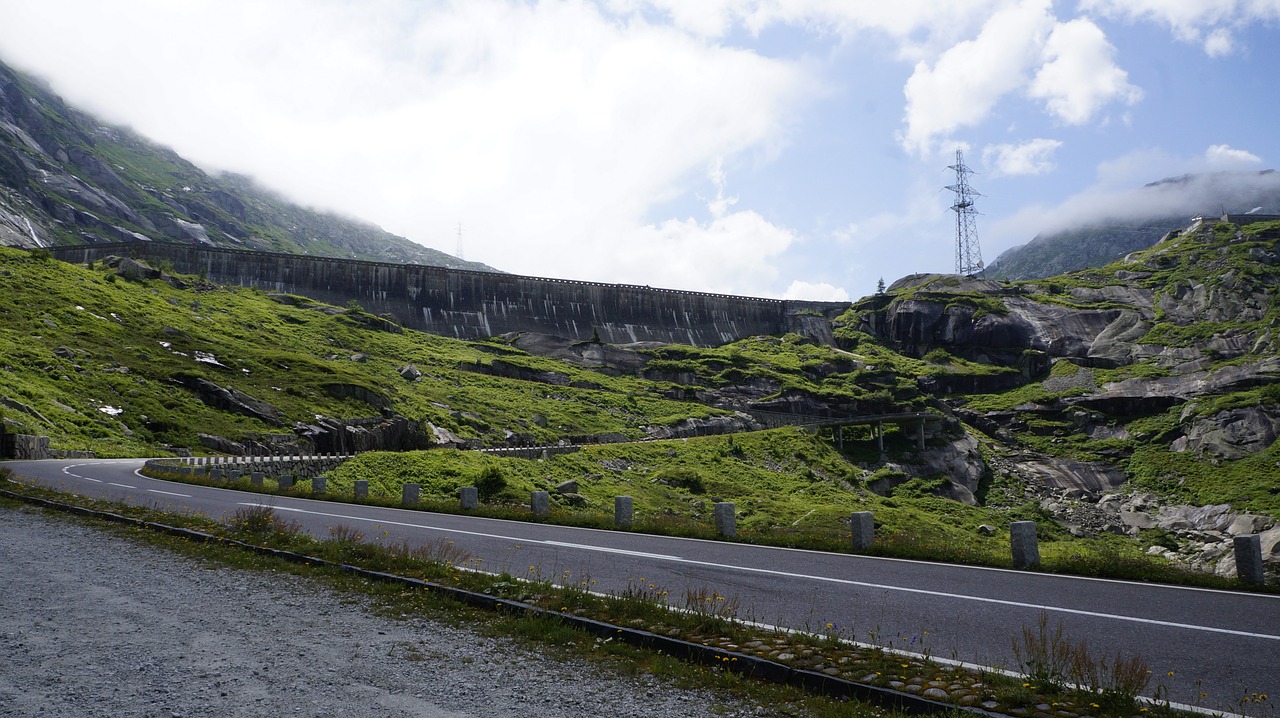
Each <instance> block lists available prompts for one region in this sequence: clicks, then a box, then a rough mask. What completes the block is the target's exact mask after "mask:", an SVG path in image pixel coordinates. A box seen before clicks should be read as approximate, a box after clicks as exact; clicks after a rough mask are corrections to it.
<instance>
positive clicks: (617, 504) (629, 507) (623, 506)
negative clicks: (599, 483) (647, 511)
mask: <svg viewBox="0 0 1280 718" xmlns="http://www.w3.org/2000/svg"><path fill="white" fill-rule="evenodd" d="M634 518H635V511H634V509H633V502H632V501H631V497H630V496H615V497H613V525H614V526H617V527H618V528H620V529H629V528H631V522H632V520H633V519H634Z"/></svg>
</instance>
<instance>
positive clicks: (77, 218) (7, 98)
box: [0, 62, 497, 272]
mask: <svg viewBox="0 0 1280 718" xmlns="http://www.w3.org/2000/svg"><path fill="white" fill-rule="evenodd" d="M153 240H161V241H171V242H173V241H177V242H190V243H196V244H203V245H208V246H217V247H226V248H237V249H256V250H264V251H276V252H288V253H294V254H308V255H314V256H326V257H335V258H352V259H366V260H371V261H384V262H388V261H389V262H399V263H412V264H426V265H432V266H444V267H451V268H457V269H471V270H479V271H490V272H493V271H497V270H495V269H494V268H492V267H489V266H487V265H485V264H482V263H479V262H468V261H465V260H462V259H459V258H457V257H453V256H451V255H448V254H446V253H444V252H441V251H439V250H435V249H431V248H429V247H425V246H422V245H419V244H417V243H415V242H412V241H410V240H408V239H405V238H404V237H400V236H397V235H394V234H392V233H390V232H386V231H385V230H383V229H381V228H380V227H378V226H376V225H374V224H372V223H370V222H367V221H364V220H358V219H351V218H347V217H343V216H340V215H337V214H334V213H330V212H322V211H316V210H313V209H309V208H305V207H301V206H299V205H297V204H294V203H292V202H290V201H288V200H286V199H284V198H283V197H282V196H281V195H279V194H278V193H276V192H274V191H272V190H270V189H267V188H264V187H262V186H260V185H258V184H257V183H256V182H255V181H254V180H252V179H251V178H249V177H246V176H243V175H238V174H234V173H222V174H218V175H211V174H209V173H207V172H205V171H204V170H202V169H200V168H199V167H197V166H196V165H195V164H193V163H191V162H189V161H187V160H186V159H184V158H183V157H182V156H181V155H179V154H178V153H177V152H175V151H174V150H172V149H170V148H167V147H161V146H158V145H156V144H154V143H152V142H151V141H149V140H147V139H146V138H144V137H142V136H140V135H138V134H137V133H136V132H134V131H132V130H130V129H126V128H120V127H112V126H108V125H105V124H103V123H101V122H100V121H98V120H97V119H96V118H95V117H93V116H92V115H91V114H89V113H86V112H83V111H81V110H78V109H76V108H74V107H72V106H70V105H68V104H66V103H65V102H64V101H63V100H62V99H61V98H60V97H58V96H57V95H56V94H54V93H53V92H52V90H51V89H50V88H48V87H47V86H46V85H45V83H43V82H42V81H41V80H39V79H37V78H33V77H30V76H27V75H24V74H22V73H20V72H17V71H15V70H13V69H12V68H10V67H8V66H7V65H5V64H4V63H3V62H0V244H8V245H12V246H19V247H32V246H54V245H68V244H92V243H98V242H117V241H139V242H141V241H153Z"/></svg>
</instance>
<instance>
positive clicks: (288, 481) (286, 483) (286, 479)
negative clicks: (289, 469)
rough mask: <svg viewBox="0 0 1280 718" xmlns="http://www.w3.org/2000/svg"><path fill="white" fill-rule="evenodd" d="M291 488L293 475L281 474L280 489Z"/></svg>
mask: <svg viewBox="0 0 1280 718" xmlns="http://www.w3.org/2000/svg"><path fill="white" fill-rule="evenodd" d="M292 488H293V476H292V475H288V474H286V475H284V476H281V477H280V489H281V490H284V489H292Z"/></svg>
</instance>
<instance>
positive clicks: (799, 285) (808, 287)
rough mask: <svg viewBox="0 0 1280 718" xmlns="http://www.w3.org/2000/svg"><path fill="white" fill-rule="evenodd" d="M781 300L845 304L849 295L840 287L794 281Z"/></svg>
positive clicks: (824, 283)
mask: <svg viewBox="0 0 1280 718" xmlns="http://www.w3.org/2000/svg"><path fill="white" fill-rule="evenodd" d="M782 298H783V299H804V300H808V301H811V302H847V301H849V300H850V297H849V293H848V292H846V291H845V290H844V289H842V288H840V287H835V286H832V285H830V284H827V283H826V282H805V281H802V280H799V279H797V280H795V281H794V282H792V283H791V286H789V287H787V291H785V292H783V293H782Z"/></svg>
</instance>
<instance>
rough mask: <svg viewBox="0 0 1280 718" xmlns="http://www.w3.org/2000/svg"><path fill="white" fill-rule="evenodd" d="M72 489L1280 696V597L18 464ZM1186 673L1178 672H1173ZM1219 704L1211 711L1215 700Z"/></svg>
mask: <svg viewBox="0 0 1280 718" xmlns="http://www.w3.org/2000/svg"><path fill="white" fill-rule="evenodd" d="M5 465H6V466H8V467H9V468H10V469H12V470H13V471H14V472H15V474H17V475H19V476H25V477H29V478H30V479H33V480H35V481H36V482H38V483H40V484H43V485H47V486H49V487H52V488H56V489H59V490H63V491H69V492H73V493H76V494H80V495H85V496H92V497H96V498H104V499H113V500H120V501H124V502H127V503H130V504H138V505H151V506H155V507H157V508H161V509H166V510H177V511H198V512H201V513H203V514H205V515H208V516H211V517H214V518H220V517H222V516H225V515H229V514H231V513H233V512H234V511H235V510H236V509H237V508H238V507H240V506H242V505H246V504H259V503H268V504H270V505H272V506H274V507H275V508H276V509H277V510H278V511H279V512H281V513H282V514H284V515H286V516H288V517H289V518H292V519H295V520H297V521H298V522H299V523H300V524H301V525H302V526H303V527H304V528H305V529H306V530H307V531H309V532H311V533H313V534H315V535H318V536H325V535H327V533H328V529H329V527H331V526H337V525H345V526H350V527H354V528H357V529H359V530H360V531H361V532H362V533H364V534H365V535H366V536H367V537H369V538H370V539H372V540H378V541H383V542H393V543H399V542H401V541H408V542H410V543H425V542H428V541H432V540H435V539H439V538H441V537H448V538H449V539H451V540H453V541H454V542H455V544H456V545H457V546H459V547H461V548H463V549H465V550H467V551H469V552H470V553H471V555H472V556H473V561H474V564H475V565H476V566H477V567H479V568H481V569H483V570H489V571H494V572H502V571H507V572H510V573H512V574H513V575H517V576H522V575H528V574H530V573H536V574H539V575H541V576H544V577H551V578H556V579H560V578H563V576H564V573H565V572H566V571H567V572H568V574H569V580H572V581H588V582H594V584H593V585H594V588H595V589H596V590H599V591H605V592H609V591H617V590H620V589H623V588H625V587H626V586H627V585H628V583H629V582H638V581H643V582H644V583H645V584H646V585H647V584H649V583H652V584H654V585H655V586H656V587H660V588H663V589H666V590H667V591H669V592H670V596H671V602H672V603H673V604H676V605H682V604H683V597H684V595H685V593H686V592H687V591H696V590H699V589H707V590H714V591H718V592H719V593H721V594H723V595H726V596H730V597H733V598H736V599H737V600H738V601H739V603H740V610H739V617H740V618H744V619H747V620H754V621H759V622H762V623H768V624H773V625H778V626H785V627H788V628H795V629H802V630H812V631H815V632H822V631H823V630H825V629H826V628H827V626H828V624H831V626H833V627H835V628H838V629H839V630H840V631H841V632H842V633H843V635H845V636H847V637H851V638H854V639H857V640H860V641H865V642H871V643H878V644H880V645H891V646H892V647H894V648H901V649H907V650H913V651H919V652H923V653H928V654H930V655H932V656H935V657H938V658H943V659H957V660H961V661H965V662H968V663H975V664H980V665H986V666H994V667H998V668H1013V667H1015V666H1014V663H1015V661H1014V657H1013V652H1012V644H1011V638H1012V637H1013V636H1014V635H1015V634H1017V633H1019V632H1020V630H1021V628H1022V627H1023V626H1033V625H1034V624H1035V623H1036V621H1037V619H1038V618H1039V616H1040V614H1041V612H1046V613H1047V614H1048V616H1049V619H1050V622H1051V624H1056V623H1059V622H1060V623H1061V624H1062V625H1063V627H1064V628H1065V631H1066V635H1067V636H1068V637H1070V638H1071V639H1073V640H1081V639H1083V640H1085V641H1087V642H1088V644H1089V645H1090V647H1091V648H1094V649H1095V650H1097V651H1098V652H1108V653H1113V652H1115V651H1120V652H1122V653H1124V654H1127V655H1130V654H1140V655H1142V656H1144V657H1146V659H1147V662H1148V664H1149V665H1150V667H1151V669H1152V671H1153V672H1154V676H1153V680H1152V683H1151V686H1150V688H1149V690H1154V689H1155V688H1156V687H1157V686H1163V689H1164V691H1165V693H1166V695H1167V696H1168V697H1169V698H1170V699H1171V700H1173V701H1176V702H1182V703H1187V704H1195V705H1203V706H1206V707H1209V708H1214V709H1217V710H1227V711H1232V712H1235V711H1237V710H1238V709H1239V705H1238V701H1239V700H1240V699H1241V697H1243V696H1245V695H1249V694H1252V693H1267V694H1269V695H1271V696H1276V697H1280V596H1274V595H1255V594H1243V593H1233V592H1226V591H1215V590H1206V589H1198V588H1185V587H1175V586H1163V585H1152V584H1143V583H1134V582H1126V581H1113V580H1103V579H1090V578H1079V577H1070V576H1058V575H1049V574H1038V573H1030V572H1023V571H1010V570H1004V569H993V568H982V567H968V566H955V565H948V564H936V563H927V562H919V561H904V560H897V559H885V558H875V557H866V556H851V555H846V554H830V553H822V552H814V551H804V550H795V549H782V548H770V547H761V546H748V545H743V544H733V543H725V542H718V541H704V540H697V539H683V538H671V537H661V536H649V535H644V534H634V533H623V532H612V531H601V530H596V529H583V528H572V527H563V526H548V525H545V524H533V523H522V522H516V521H503V520H497V519H485V518H476V517H468V516H456V515H448V514H436V513H430V512H425V511H413V510H405V509H394V508H380V507H371V506H360V505H354V504H343V503H337V502H330V501H316V500H311V499H300V498H292V497H280V496H276V497H266V496H263V495H261V494H254V493H247V492H240V491H234V490H231V489H222V488H213V487H204V486H196V485H190V484H180V483H172V482H167V481H160V480H156V479H150V478H147V477H144V476H141V475H140V474H138V473H136V470H137V469H138V468H140V467H141V465H142V461H141V460H132V459H111V460H84V459H81V460H70V461H67V460H57V461H39V462H7V463H6V464H5ZM1170 674H1172V675H1170ZM1202 692H1203V693H1205V694H1207V696H1206V697H1205V698H1201V697H1200V694H1201V693H1202Z"/></svg>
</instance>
